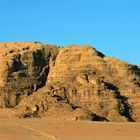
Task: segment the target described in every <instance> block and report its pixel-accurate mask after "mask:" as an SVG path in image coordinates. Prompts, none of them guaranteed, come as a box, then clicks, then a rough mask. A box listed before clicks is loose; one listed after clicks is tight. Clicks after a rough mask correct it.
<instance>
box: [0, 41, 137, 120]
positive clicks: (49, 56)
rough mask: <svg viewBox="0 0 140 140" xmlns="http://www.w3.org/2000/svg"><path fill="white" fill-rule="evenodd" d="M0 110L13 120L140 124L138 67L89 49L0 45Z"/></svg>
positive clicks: (18, 44) (26, 44) (71, 46)
mask: <svg viewBox="0 0 140 140" xmlns="http://www.w3.org/2000/svg"><path fill="white" fill-rule="evenodd" d="M0 51H1V53H0V64H1V67H0V107H1V108H6V107H12V108H13V113H14V115H15V116H18V117H20V118H26V117H45V118H49V119H50V118H51V119H70V120H77V119H82V120H93V121H94V120H95V121H140V67H138V66H136V65H131V64H128V63H126V62H123V61H120V60H118V59H115V58H113V57H107V56H105V55H104V54H102V53H101V52H99V51H97V50H96V49H95V48H93V47H90V46H77V45H70V46H67V47H59V46H55V45H48V44H42V43H39V42H34V43H33V42H30V43H29V42H14V43H0Z"/></svg>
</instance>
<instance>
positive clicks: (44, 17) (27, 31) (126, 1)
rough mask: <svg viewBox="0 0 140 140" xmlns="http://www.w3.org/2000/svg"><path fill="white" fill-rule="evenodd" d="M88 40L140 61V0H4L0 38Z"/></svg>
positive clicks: (0, 3)
mask: <svg viewBox="0 0 140 140" xmlns="http://www.w3.org/2000/svg"><path fill="white" fill-rule="evenodd" d="M7 41H8V42H9V41H40V42H43V43H50V44H57V45H62V46H64V45H68V44H88V45H92V46H94V47H96V49H98V50H99V51H102V52H103V53H104V54H106V55H110V56H114V57H117V58H119V59H121V60H125V61H127V62H129V63H132V64H137V65H140V0H0V42H7Z"/></svg>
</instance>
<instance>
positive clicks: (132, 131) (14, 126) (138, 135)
mask: <svg viewBox="0 0 140 140" xmlns="http://www.w3.org/2000/svg"><path fill="white" fill-rule="evenodd" d="M19 139H20V140H112V139H113V140H118V139H119V140H140V123H139V122H136V123H135V122H122V123H118V122H117V123H116V122H91V121H71V120H70V121H69V120H66V121H63V120H54V119H52V120H51V119H49V120H48V119H43V118H41V119H17V118H11V110H10V109H0V140H19Z"/></svg>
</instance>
